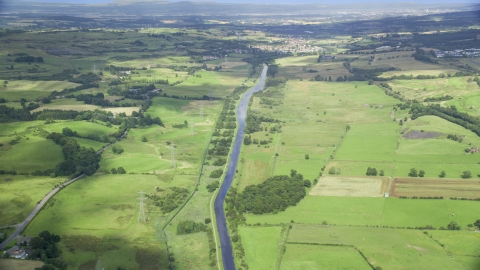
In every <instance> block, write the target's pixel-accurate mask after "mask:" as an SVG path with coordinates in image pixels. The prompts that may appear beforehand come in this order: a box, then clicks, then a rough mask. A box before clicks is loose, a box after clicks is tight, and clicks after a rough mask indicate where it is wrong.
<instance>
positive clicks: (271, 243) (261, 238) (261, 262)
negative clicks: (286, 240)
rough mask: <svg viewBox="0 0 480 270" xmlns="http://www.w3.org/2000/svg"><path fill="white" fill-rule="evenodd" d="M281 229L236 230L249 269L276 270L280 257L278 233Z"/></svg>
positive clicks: (251, 228)
mask: <svg viewBox="0 0 480 270" xmlns="http://www.w3.org/2000/svg"><path fill="white" fill-rule="evenodd" d="M281 230H282V227H281V226H274V227H243V226H240V227H239V228H238V233H239V235H240V237H241V239H242V240H241V241H242V246H243V248H244V249H245V260H246V262H247V264H248V267H249V268H250V269H277V268H276V263H277V257H278V256H279V255H280V252H281V251H280V250H281V245H280V241H281V239H280V237H281V235H280V233H281Z"/></svg>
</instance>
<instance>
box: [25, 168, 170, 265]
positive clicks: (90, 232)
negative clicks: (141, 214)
mask: <svg viewBox="0 0 480 270" xmlns="http://www.w3.org/2000/svg"><path fill="white" fill-rule="evenodd" d="M168 186H170V185H169V184H168V183H165V182H164V181H162V180H160V179H159V177H158V176H156V175H110V174H109V175H103V174H100V175H97V176H93V177H88V178H83V179H81V180H79V181H77V182H75V183H73V184H72V185H70V186H69V187H68V188H67V189H64V190H62V192H60V193H59V194H57V195H56V196H55V198H53V199H52V200H51V201H50V202H49V203H48V204H47V206H46V207H45V208H44V210H42V212H40V214H39V215H38V216H37V217H36V218H35V219H34V220H33V221H32V222H31V223H30V225H29V226H28V227H27V229H26V231H25V232H24V233H25V234H26V235H36V234H38V233H40V232H41V231H43V230H45V229H47V228H48V230H49V231H51V232H55V233H56V234H59V235H60V237H61V238H62V241H61V248H62V251H63V254H64V255H63V256H64V258H65V261H66V262H67V264H68V266H69V268H70V269H91V268H92V267H95V265H96V264H97V263H98V261H100V263H101V266H102V267H105V268H117V267H127V268H142V269H156V268H158V267H160V268H161V267H163V266H162V265H163V263H164V262H165V256H166V254H165V252H164V246H163V245H162V244H161V242H159V241H158V240H159V239H158V238H156V237H152V235H155V227H154V226H152V225H153V224H154V223H155V222H156V220H157V219H158V218H161V217H162V214H161V212H160V211H159V210H158V208H157V207H155V206H154V205H152V204H150V203H148V202H147V208H146V210H145V212H146V215H147V223H139V222H138V221H137V219H138V204H137V202H138V201H137V200H135V199H136V198H138V197H139V194H138V192H140V191H144V192H146V193H147V194H151V193H153V192H155V189H156V188H157V187H161V188H166V187H168ZM71 213H75V214H74V215H72V214H71Z"/></svg>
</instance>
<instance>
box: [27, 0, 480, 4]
mask: <svg viewBox="0 0 480 270" xmlns="http://www.w3.org/2000/svg"><path fill="white" fill-rule="evenodd" d="M23 1H29V2H32V1H33V2H48V3H70V4H108V3H114V2H115V0H23ZM145 1H149V2H154V1H152V0H145ZM138 2H141V1H138ZM158 2H215V3H230V4H235V3H236V4H352V3H416V4H460V3H465V4H475V3H480V0H422V1H418V0H416V1H415V0H414V1H401V0H357V1H355V0H298V1H294V0H280V1H278V0H264V1H255V0H213V1H212V0H190V1H183V0H173V1H172V0H171V1H158Z"/></svg>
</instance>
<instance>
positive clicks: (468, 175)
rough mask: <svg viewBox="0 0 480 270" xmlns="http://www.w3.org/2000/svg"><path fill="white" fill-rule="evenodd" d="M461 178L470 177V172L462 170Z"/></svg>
mask: <svg viewBox="0 0 480 270" xmlns="http://www.w3.org/2000/svg"><path fill="white" fill-rule="evenodd" d="M460 177H462V178H463V179H468V178H472V172H471V171H463V172H462V174H461V175H460Z"/></svg>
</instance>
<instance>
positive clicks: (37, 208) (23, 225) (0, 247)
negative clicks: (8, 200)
mask: <svg viewBox="0 0 480 270" xmlns="http://www.w3.org/2000/svg"><path fill="white" fill-rule="evenodd" d="M127 133H128V130H125V132H124V133H123V134H122V136H121V137H120V139H118V140H115V141H114V142H112V143H110V144H108V145H106V146H105V147H103V148H102V149H100V150H98V151H97V154H101V153H102V152H103V151H105V150H106V149H108V148H109V147H110V146H112V145H113V144H115V143H116V142H118V141H119V140H121V139H123V138H124V137H125V135H127ZM84 176H85V174H83V173H82V174H81V175H79V176H77V177H75V178H72V179H70V180H68V181H67V182H65V183H63V184H61V185H60V186H58V187H56V188H54V189H52V191H50V192H49V193H48V194H47V195H46V196H45V197H44V198H43V199H42V200H41V201H40V203H38V204H37V206H35V208H34V209H33V211H32V212H31V213H30V214H29V215H28V216H27V218H26V219H25V220H24V221H23V222H22V223H20V224H18V225H16V226H17V229H16V230H15V232H13V233H12V234H11V235H10V236H9V237H8V238H7V239H5V241H3V242H2V243H1V244H0V250H3V249H4V248H5V246H7V245H8V243H10V242H11V241H12V240H13V239H15V237H17V236H18V235H19V234H20V233H21V232H22V231H23V230H25V228H26V227H27V226H28V224H29V223H30V222H31V221H32V220H33V218H34V217H35V216H36V215H37V214H38V212H40V210H42V208H43V206H45V204H46V203H47V202H48V200H50V199H51V198H52V197H53V196H54V195H55V194H57V193H58V192H59V191H60V190H61V189H62V188H64V187H66V186H68V185H70V184H71V183H73V182H75V181H77V180H78V179H80V178H82V177H84Z"/></svg>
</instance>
